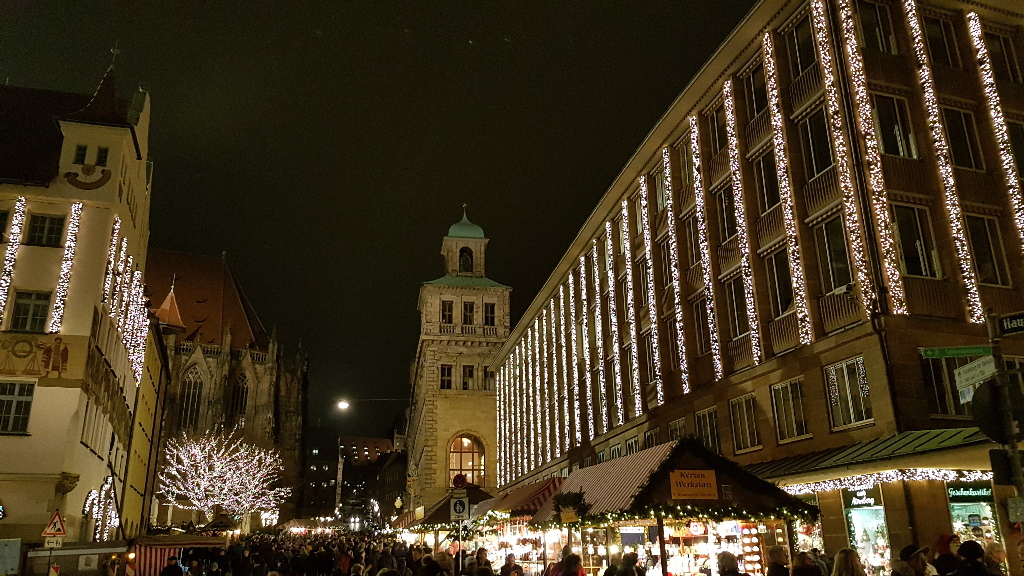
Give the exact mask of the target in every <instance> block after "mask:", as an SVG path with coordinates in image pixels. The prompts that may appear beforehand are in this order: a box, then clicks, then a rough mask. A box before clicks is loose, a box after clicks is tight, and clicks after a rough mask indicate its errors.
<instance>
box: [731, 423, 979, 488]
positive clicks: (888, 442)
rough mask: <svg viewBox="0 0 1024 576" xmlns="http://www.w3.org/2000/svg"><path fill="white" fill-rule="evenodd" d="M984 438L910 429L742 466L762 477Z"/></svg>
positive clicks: (971, 432) (972, 432) (973, 432)
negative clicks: (838, 446)
mask: <svg viewBox="0 0 1024 576" xmlns="http://www.w3.org/2000/svg"><path fill="white" fill-rule="evenodd" d="M985 442H992V441H991V440H989V439H988V438H987V437H986V436H985V435H984V434H982V433H981V432H980V431H979V430H978V429H977V428H949V429H939V430H914V431H910V432H902V433H900V434H895V435H893V436H888V437H886V438H876V439H874V440H867V441H864V442H858V443H856V444H853V445H850V446H843V447H841V448H834V449H832V450H823V451H821V452H815V453H813V454H804V455H801V456H793V457H790V458H782V459H779V460H772V461H771V462H762V463H760V464H752V465H750V466H747V467H746V469H747V471H748V472H751V473H753V474H756V475H758V476H761V477H763V478H779V477H782V476H787V475H790V474H796V473H806V472H812V471H815V470H824V469H827V468H836V467H840V466H849V465H851V464H862V463H866V462H874V461H882V460H891V459H893V458H898V457H900V456H909V455H912V454H921V453H924V452H933V451H936V450H948V449H950V448H958V447H960V446H967V445H970V444H979V443H985Z"/></svg>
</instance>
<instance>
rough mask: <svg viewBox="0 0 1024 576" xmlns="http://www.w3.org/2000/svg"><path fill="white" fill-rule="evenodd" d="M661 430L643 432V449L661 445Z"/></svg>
mask: <svg viewBox="0 0 1024 576" xmlns="http://www.w3.org/2000/svg"><path fill="white" fill-rule="evenodd" d="M660 432H661V430H660V429H659V428H655V429H654V430H648V431H646V432H644V448H650V447H651V446H657V445H658V444H661V440H660V437H661V434H660Z"/></svg>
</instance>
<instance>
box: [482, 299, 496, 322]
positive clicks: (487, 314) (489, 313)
mask: <svg viewBox="0 0 1024 576" xmlns="http://www.w3.org/2000/svg"><path fill="white" fill-rule="evenodd" d="M495 308H496V305H495V304H494V302H484V326H494V310H495Z"/></svg>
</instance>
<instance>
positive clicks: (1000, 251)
mask: <svg viewBox="0 0 1024 576" xmlns="http://www.w3.org/2000/svg"><path fill="white" fill-rule="evenodd" d="M971 219H977V220H983V221H984V222H985V233H986V239H987V240H988V246H989V248H990V250H989V254H990V256H991V258H992V264H993V266H994V267H995V272H996V274H997V275H998V276H999V278H998V283H996V284H993V283H991V282H984V281H983V280H982V278H981V276H982V275H981V273H980V271H979V270H978V249H977V247H976V245H975V237H974V234H972V233H971V226H970V220H971ZM964 228H966V232H967V242H968V244H970V247H971V255H972V256H973V257H972V258H971V260H972V261H973V263H974V275H975V278H977V279H978V283H979V284H981V285H983V286H998V287H1000V288H1010V287H1012V286H1013V282H1012V274H1011V273H1010V268H1009V262H1008V261H1007V259H1006V246H1005V245H1004V244H1003V234H1002V227H1001V226H1000V225H999V219H998V218H996V217H994V216H986V215H984V214H975V213H964ZM993 240H994V242H993Z"/></svg>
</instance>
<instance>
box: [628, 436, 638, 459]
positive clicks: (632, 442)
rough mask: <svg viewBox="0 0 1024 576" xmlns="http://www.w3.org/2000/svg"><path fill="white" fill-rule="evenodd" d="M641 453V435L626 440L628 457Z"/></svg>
mask: <svg viewBox="0 0 1024 576" xmlns="http://www.w3.org/2000/svg"><path fill="white" fill-rule="evenodd" d="M639 451H640V435H639V434H636V435H634V436H631V437H629V438H626V456H629V455H630V454H636V453H637V452H639Z"/></svg>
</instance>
